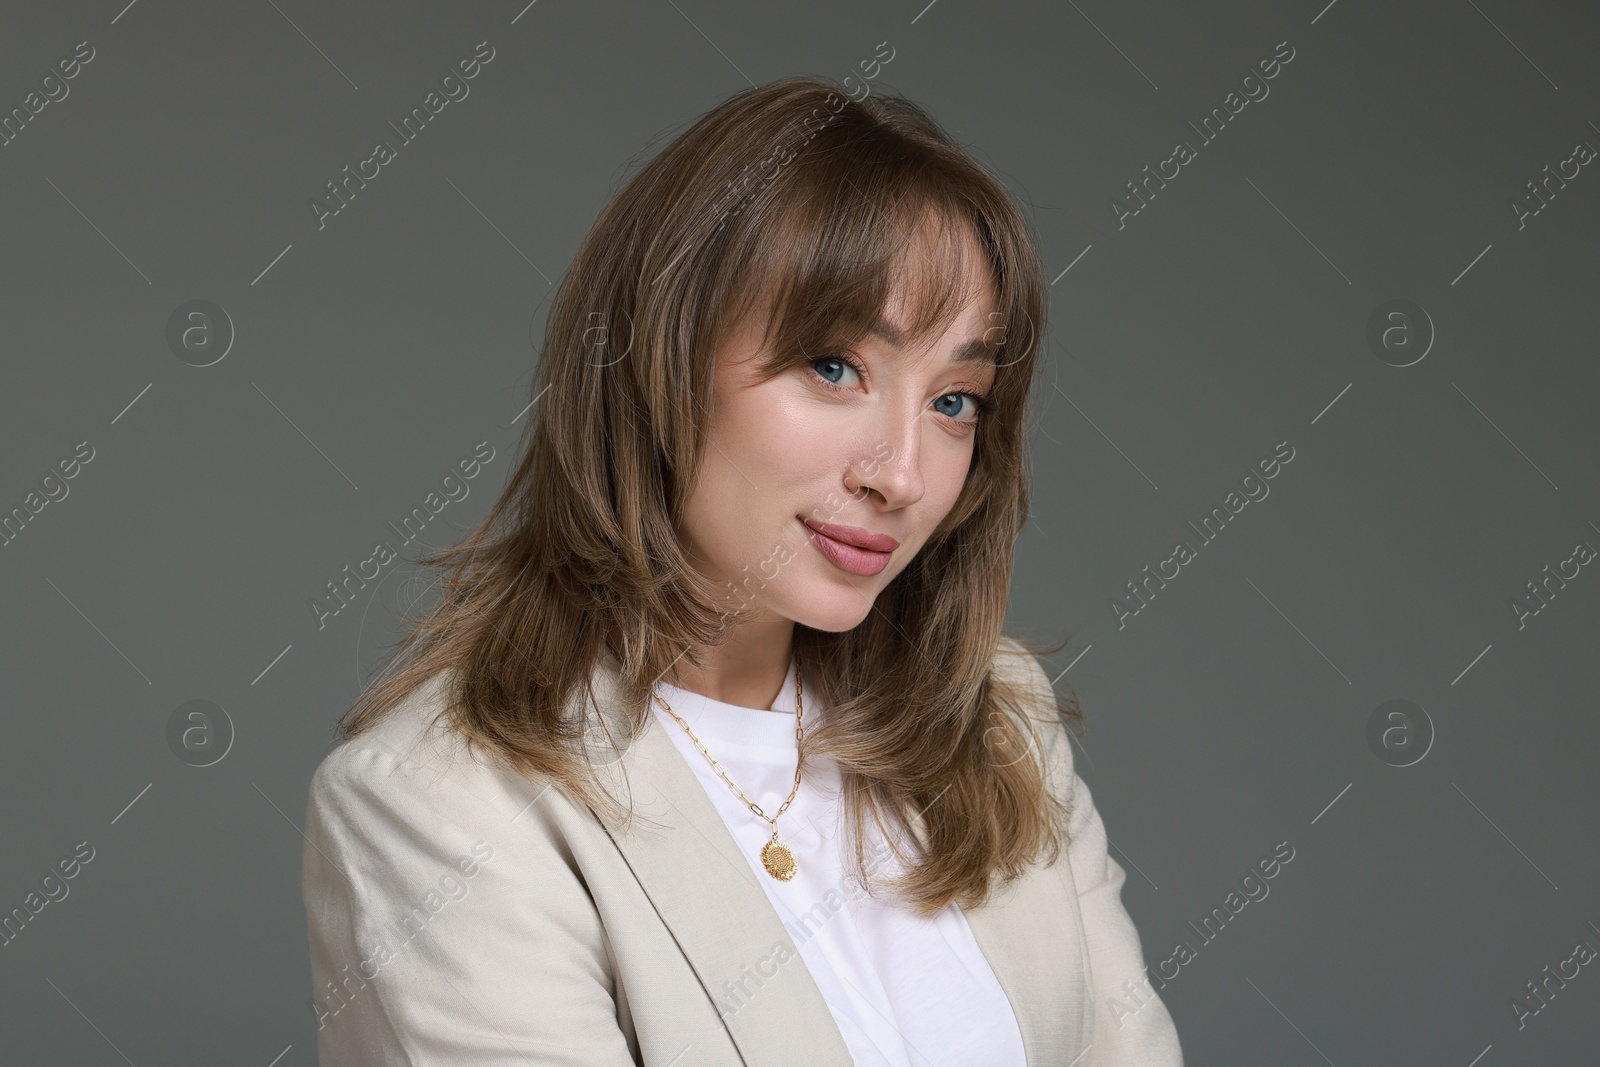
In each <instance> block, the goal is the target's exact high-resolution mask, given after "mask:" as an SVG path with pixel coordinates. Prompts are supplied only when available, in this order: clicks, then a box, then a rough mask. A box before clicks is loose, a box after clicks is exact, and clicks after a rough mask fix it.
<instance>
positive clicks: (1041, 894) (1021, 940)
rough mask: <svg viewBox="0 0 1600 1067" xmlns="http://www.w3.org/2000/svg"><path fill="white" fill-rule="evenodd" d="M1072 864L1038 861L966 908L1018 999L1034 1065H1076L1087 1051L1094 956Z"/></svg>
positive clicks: (1014, 1007)
mask: <svg viewBox="0 0 1600 1067" xmlns="http://www.w3.org/2000/svg"><path fill="white" fill-rule="evenodd" d="M1066 862H1067V861H1066V858H1065V857H1064V856H1063V858H1062V859H1061V860H1060V863H1059V865H1058V866H1057V867H1053V868H1048V869H1047V868H1041V867H1037V866H1035V867H1032V868H1030V869H1029V870H1028V872H1027V873H1026V874H1024V875H1023V876H1022V877H1021V878H1018V879H1017V880H1016V881H1014V882H1012V883H1011V884H1010V885H1008V886H1006V887H1005V888H1004V889H1000V890H996V891H995V893H994V895H993V896H991V897H990V899H989V902H988V903H987V904H985V905H984V906H983V907H981V908H973V909H970V910H967V909H963V911H962V914H963V915H965V916H966V918H967V926H968V927H969V928H970V929H971V930H972V935H973V937H974V938H975V939H976V940H977V942H978V947H979V948H981V949H983V954H984V957H985V958H986V959H988V961H989V966H990V968H991V969H992V970H993V971H994V973H995V977H996V978H998V979H999V980H1000V988H1001V989H1003V990H1004V991H1005V994H1006V998H1007V999H1008V1000H1010V1001H1011V1011H1012V1014H1014V1015H1015V1016H1016V1017H1017V1025H1018V1027H1020V1028H1021V1030H1022V1047H1023V1049H1024V1051H1025V1052H1026V1053H1027V1057H1028V1063H1029V1065H1030V1067H1042V1065H1045V1064H1049V1065H1051V1067H1056V1065H1059V1067H1070V1065H1076V1064H1079V1063H1080V1062H1082V1061H1081V1057H1082V1056H1083V1054H1084V1052H1085V1051H1087V1049H1086V1048H1085V1046H1084V1043H1083V1037H1084V1034H1085V1031H1086V1029H1087V1026H1088V1022H1089V1019H1090V1017H1091V1012H1092V1008H1093V1005H1092V1004H1091V1002H1090V999H1089V997H1090V992H1089V986H1088V982H1087V981H1086V978H1085V976H1086V975H1087V974H1088V973H1089V959H1088V953H1087V950H1086V946H1085V944H1084V936H1083V924H1082V923H1081V921H1080V920H1079V917H1078V902H1077V898H1076V897H1075V896H1074V895H1073V893H1072V892H1071V891H1070V883H1069V882H1068V881H1067V880H1066V876H1065V875H1063V874H1062V871H1061V868H1064V867H1065V866H1066Z"/></svg>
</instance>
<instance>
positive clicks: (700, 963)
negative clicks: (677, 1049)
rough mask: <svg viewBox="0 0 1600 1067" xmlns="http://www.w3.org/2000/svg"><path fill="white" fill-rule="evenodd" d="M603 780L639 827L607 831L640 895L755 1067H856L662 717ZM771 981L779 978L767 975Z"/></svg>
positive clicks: (603, 767)
mask: <svg viewBox="0 0 1600 1067" xmlns="http://www.w3.org/2000/svg"><path fill="white" fill-rule="evenodd" d="M616 680H617V669H616V666H615V660H614V659H612V658H611V657H610V656H609V655H608V656H606V657H604V659H603V663H602V667H601V669H600V670H598V671H597V672H596V678H595V683H594V688H595V697H596V700H597V702H598V703H599V710H600V712H601V713H602V714H603V715H605V717H606V719H607V721H608V724H609V725H610V728H611V731H612V736H613V737H616V738H621V737H623V736H624V724H623V722H622V720H621V717H620V715H619V712H620V707H619V704H618V702H617V701H616V700H615V699H614V696H613V694H614V692H615V686H616ZM596 769H597V772H598V773H599V774H600V775H601V776H602V778H603V779H605V780H606V781H605V784H606V786H607V788H608V789H609V790H611V792H612V793H613V795H615V796H617V797H618V798H620V799H622V800H623V801H624V802H629V801H631V803H632V806H633V809H634V811H635V813H636V815H635V818H634V820H633V822H632V824H631V825H618V826H612V825H608V826H607V827H606V829H607V831H608V832H609V833H610V834H611V836H612V839H613V840H614V841H615V842H616V844H617V847H618V849H619V850H621V852H622V854H623V856H624V858H625V859H626V860H627V862H628V865H629V867H630V868H631V869H632V870H633V873H634V876H635V877H636V878H638V880H639V885H640V886H641V887H642V888H643V890H644V892H645V894H646V895H647V896H649V898H650V901H651V903H652V904H654V905H655V908H656V911H657V912H658V913H659V914H660V915H661V918H662V921H663V922H664V923H666V925H667V928H668V929H669V930H671V931H672V935H673V937H674V938H675V939H676V940H677V942H678V945H679V946H680V947H681V948H682V950H683V953H684V955H685V956H686V957H687V958H688V960H689V964H690V966H691V967H693V968H694V971H695V974H696V975H698V976H699V979H700V983H701V985H702V986H704V987H705V990H706V993H707V995H708V996H710V998H711V1000H712V1002H713V1003H714V1004H716V1005H717V1010H718V1012H719V1013H720V1014H721V1015H722V1019H723V1023H724V1024H725V1025H726V1026H727V1028H728V1033H729V1034H730V1035H731V1036H732V1038H733V1043H734V1044H735V1045H736V1046H737V1047H738V1049H739V1054H740V1056H741V1057H743V1059H744V1061H745V1063H746V1064H749V1065H752V1067H853V1065H854V1062H855V1061H854V1059H853V1058H852V1057H851V1055H850V1051H849V1049H848V1047H847V1046H846V1045H845V1042H844V1038H843V1036H841V1035H840V1033H839V1028H838V1025H837V1024H836V1023H835V1022H834V1021H833V1015H832V1013H831V1012H830V1011H829V1010H828V1005H827V1002H826V1001H825V1000H823V998H822V993H821V991H820V990H819V989H818V988H817V984H816V982H815V981H814V980H813V979H812V977H811V972H810V971H809V970H807V969H806V965H805V961H804V960H803V959H801V957H800V953H799V951H798V950H797V949H796V948H795V946H794V941H793V940H792V939H791V938H790V936H789V932H788V930H786V929H785V928H784V926H783V923H782V921H781V920H780V919H779V918H778V914H777V912H776V911H774V910H773V907H772V903H771V901H770V900H768V899H767V895H766V891H765V890H763V889H762V888H761V886H760V885H759V884H757V882H756V880H755V875H754V874H753V873H752V871H751V869H750V866H749V863H748V861H747V860H745V858H744V857H743V856H742V855H740V853H739V851H738V846H737V844H736V843H735V841H734V840H733V836H732V835H731V834H730V833H729V832H728V828H727V826H726V825H725V824H724V823H723V821H722V817H721V816H720V815H718V814H717V810H716V808H715V807H714V806H713V805H712V803H711V800H710V798H709V797H707V796H706V794H705V790H704V788H702V786H701V785H700V781H699V779H698V778H696V777H695V775H694V771H693V770H691V769H690V768H689V767H688V766H687V765H686V764H685V763H684V762H683V757H682V755H681V754H680V753H679V752H678V750H677V748H676V747H674V746H673V744H672V741H671V739H670V738H668V737H667V735H666V732H665V731H664V730H663V729H662V728H661V724H660V723H659V722H657V721H656V718H655V716H654V715H647V716H646V718H645V724H644V728H643V731H642V732H641V733H640V735H639V736H638V737H637V738H635V739H634V740H633V743H632V744H631V745H629V747H628V748H627V749H626V750H625V751H624V752H622V753H621V754H620V756H617V757H616V758H615V759H614V760H612V761H610V762H605V761H603V760H602V761H597V764H596ZM769 972H770V974H769Z"/></svg>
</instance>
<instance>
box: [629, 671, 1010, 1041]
mask: <svg viewBox="0 0 1600 1067" xmlns="http://www.w3.org/2000/svg"><path fill="white" fill-rule="evenodd" d="M656 692H657V693H659V694H660V695H661V696H662V697H663V698H664V699H665V700H666V701H667V703H669V704H671V705H672V710H673V711H674V712H676V713H677V714H678V715H679V716H680V717H681V718H682V719H683V720H684V721H685V722H687V723H688V724H689V726H690V728H691V729H693V730H694V733H695V736H696V737H698V738H699V739H700V742H701V744H703V745H704V746H705V747H706V751H708V752H710V753H711V755H712V756H715V757H716V759H717V762H719V763H720V764H722V767H723V770H725V771H726V772H727V773H728V776H729V777H731V778H732V779H733V780H734V782H736V783H737V784H738V786H739V788H740V789H743V790H744V791H745V794H746V795H747V796H748V797H749V798H750V799H751V800H753V801H755V803H756V804H758V805H760V807H761V810H762V811H764V812H766V814H767V815H768V816H769V817H770V816H773V815H774V814H776V812H777V810H778V808H779V807H781V806H782V805H783V801H784V799H785V798H786V797H788V795H789V790H790V789H792V788H793V787H794V772H795V729H794V728H795V719H794V713H795V667H794V665H792V664H791V665H790V667H789V673H788V676H787V677H785V678H784V682H783V689H782V690H781V691H780V693H779V695H778V698H777V699H776V700H775V701H774V702H773V706H772V709H771V710H770V711H768V710H764V709H758V708H743V707H737V706H735V705H732V704H724V703H722V702H721V701H716V700H711V699H710V698H708V697H704V696H701V695H700V694H698V693H694V692H691V691H689V690H686V689H680V688H678V687H677V686H673V685H668V684H666V683H664V682H663V683H659V684H658V685H657V686H656ZM811 693H812V691H811V688H810V687H809V686H807V691H806V693H805V694H804V696H805V705H806V706H805V720H804V726H805V728H806V729H807V730H808V731H809V730H810V729H811V728H812V727H813V725H814V724H815V723H816V722H817V721H818V716H819V712H820V709H819V708H818V706H817V704H816V702H815V700H814V699H813V697H812V695H811ZM650 706H651V708H652V709H653V710H654V712H655V714H656V718H657V719H658V720H659V722H660V724H661V726H662V727H663V728H664V729H665V730H666V731H667V734H668V736H669V737H671V738H672V741H673V743H674V744H675V745H677V747H678V750H679V752H681V753H682V754H683V757H684V759H685V760H687V761H688V763H689V766H690V767H691V768H693V769H694V773H695V775H696V776H697V777H698V778H699V779H700V784H701V785H702V786H704V787H705V790H706V793H707V795H708V796H709V797H710V798H711V802H712V804H713V805H714V806H715V807H716V809H717V812H718V814H720V815H721V816H722V820H723V822H725V823H726V824H727V826H728V830H729V832H730V833H731V834H732V835H733V839H734V840H735V841H736V842H737V843H738V845H739V847H740V851H741V852H742V853H743V854H744V856H745V859H746V860H748V861H749V863H750V867H751V870H752V871H754V873H755V877H756V881H757V883H758V884H760V885H761V887H762V888H763V889H765V890H766V892H767V898H768V899H769V900H771V901H772V906H773V908H774V909H775V910H776V911H777V913H778V917H779V918H780V919H781V920H782V921H783V924H784V927H785V928H786V929H787V930H788V932H789V936H790V939H791V940H793V941H794V944H795V947H796V948H798V949H799V950H800V956H801V958H802V959H803V960H804V961H805V965H806V967H807V969H808V970H809V971H810V972H811V977H812V979H813V980H814V981H815V982H816V984H817V988H818V989H819V990H821V992H822V996H823V999H824V1000H825V1001H826V1002H827V1004H828V1009H829V1010H830V1011H831V1012H832V1013H833V1018H834V1021H835V1022H836V1023H837V1024H838V1026H839V1031H840V1033H841V1034H842V1035H843V1036H844V1040H845V1044H846V1045H847V1046H848V1047H849V1049H850V1053H851V1055H852V1056H853V1057H854V1058H855V1062H856V1067H930V1065H934V1067H1026V1063H1027V1060H1026V1057H1025V1055H1024V1052H1023V1047H1022V1034H1021V1031H1020V1029H1019V1028H1018V1026H1017V1021H1016V1017H1015V1015H1013V1014H1012V1010H1011V1003H1010V1001H1008V1000H1007V999H1006V995H1005V992H1004V990H1002V989H1001V988H1000V983H999V982H998V980H997V979H996V978H995V976H994V971H993V970H992V969H991V968H990V966H989V961H988V960H987V959H985V958H984V955H983V952H982V950H981V949H980V948H979V947H978V943H977V941H976V940H975V939H974V938H973V936H972V931H971V929H970V928H969V927H968V926H967V920H966V916H964V915H963V914H962V913H961V909H960V908H959V907H957V906H956V905H954V904H951V905H950V906H949V907H947V908H945V909H944V910H943V911H941V912H939V913H938V914H937V915H935V916H933V917H931V918H923V917H922V916H919V915H918V914H916V913H915V912H914V911H912V910H910V909H909V908H904V907H896V906H894V905H893V904H892V902H891V901H890V900H888V899H885V898H884V896H883V894H882V893H880V896H879V898H873V897H870V896H868V895H867V893H866V892H865V890H864V889H862V888H861V887H860V885H859V884H858V883H856V882H855V881H854V880H853V879H852V878H851V877H850V876H849V875H848V874H847V870H848V868H847V863H846V855H845V853H844V852H843V849H845V848H847V847H848V843H849V842H848V833H847V826H846V824H845V823H844V821H843V813H842V811H841V805H840V803H839V801H840V785H839V773H838V768H837V765H836V764H834V763H833V762H832V761H831V760H828V761H823V760H822V759H820V758H819V757H818V756H816V755H815V754H813V755H812V756H811V758H810V759H809V760H808V762H807V765H806V769H805V775H804V777H803V778H802V780H801V782H800V789H799V792H798V793H796V794H795V799H794V802H793V803H792V804H790V805H789V808H788V810H787V811H785V812H784V813H783V814H782V815H781V816H778V840H779V841H780V842H781V843H782V844H784V845H786V846H788V848H789V850H790V851H791V852H793V853H794V856H795V860H796V863H797V865H798V867H799V870H798V871H797V873H796V874H795V876H794V877H793V878H792V879H790V880H789V881H787V882H785V881H780V880H779V879H777V878H774V877H773V876H772V875H771V874H769V873H767V870H766V868H765V867H764V866H763V865H762V862H761V848H762V846H763V845H765V844H766V843H767V842H768V841H769V840H770V839H771V837H772V824H771V823H769V822H767V821H766V819H762V818H760V817H758V816H757V815H756V814H755V813H754V812H753V811H751V810H750V808H749V806H748V805H747V804H745V802H744V801H742V800H740V799H739V797H738V796H736V795H735V794H734V792H733V790H732V789H730V788H729V787H728V783H727V782H726V781H724V780H723V779H722V777H721V775H719V774H717V772H716V770H715V768H713V767H712V766H711V762H710V761H709V760H707V759H706V757H705V756H704V755H702V754H701V753H700V750H699V749H698V748H696V747H695V744H694V742H693V741H692V740H690V738H689V735H688V733H687V732H686V731H685V730H684V729H683V727H682V726H681V725H679V724H678V722H677V721H676V720H675V719H673V717H672V716H671V715H668V714H667V713H666V712H665V711H664V710H662V708H661V705H660V704H659V703H658V702H657V701H655V700H652V701H651V702H650ZM866 821H867V831H868V833H869V834H871V835H872V836H871V837H869V838H868V844H867V857H868V870H869V871H878V872H882V873H881V874H880V875H879V877H893V876H895V875H897V874H899V873H901V871H902V868H900V867H899V866H898V865H897V864H896V863H895V860H894V856H893V855H892V853H890V852H889V850H888V847H887V845H886V844H885V843H884V841H883V838H882V834H881V832H880V831H879V829H878V827H877V826H876V824H875V822H874V821H873V820H872V819H871V817H870V816H869V817H868V818H867V820H866ZM875 856H876V857H878V859H876V860H874V857H875ZM874 880H876V878H875V879H874ZM733 995H734V996H737V994H736V993H735V994H733ZM735 1007H737V1004H729V1005H724V1008H723V1010H725V1011H726V1010H731V1009H733V1008H735Z"/></svg>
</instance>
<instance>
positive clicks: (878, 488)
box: [844, 411, 926, 508]
mask: <svg viewBox="0 0 1600 1067" xmlns="http://www.w3.org/2000/svg"><path fill="white" fill-rule="evenodd" d="M923 426H924V423H923V420H922V419H921V417H920V412H919V411H910V412H904V413H901V414H898V415H895V416H894V417H893V419H892V420H886V421H885V423H884V424H883V426H882V429H881V430H880V431H879V432H878V433H877V434H876V435H875V436H874V438H873V440H872V442H871V443H870V444H869V445H868V446H867V447H866V448H865V449H863V450H862V451H861V452H860V454H858V455H857V456H856V458H855V460H854V461H853V462H852V463H851V464H850V469H849V470H848V471H846V472H845V479H844V484H845V489H847V490H848V491H849V492H850V495H851V496H855V497H866V496H868V495H872V494H875V495H876V496H877V497H878V499H880V500H881V501H882V502H883V503H884V505H885V506H886V507H888V508H903V507H906V506H907V505H910V504H915V503H916V502H917V501H918V500H921V499H922V494H923V493H924V492H925V491H926V484H925V482H924V480H923V477H922V431H923Z"/></svg>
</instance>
